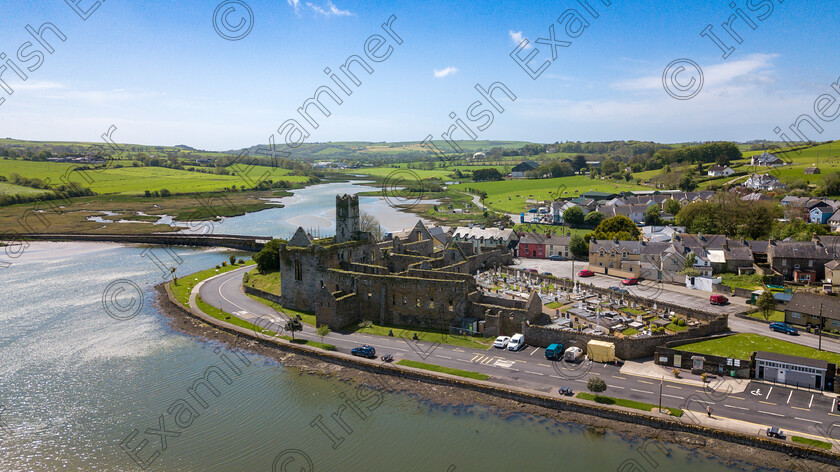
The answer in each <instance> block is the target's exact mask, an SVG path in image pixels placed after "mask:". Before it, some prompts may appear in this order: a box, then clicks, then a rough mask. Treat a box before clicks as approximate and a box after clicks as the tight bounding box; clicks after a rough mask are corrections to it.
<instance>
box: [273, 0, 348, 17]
mask: <svg viewBox="0 0 840 472" xmlns="http://www.w3.org/2000/svg"><path fill="white" fill-rule="evenodd" d="M288 1H290V2H295V4H297V3H298V2H299V1H300V0H288ZM306 5H307V6H309V8H311V9H312V11H314V12H315V13H320V14H321V15H324V16H350V15H352V13H350V10H339V9H338V7H336V6H335V5H334V4H333V2H331V1H329V0H327V5H326V8H322V7H319V6H318V5H313V4H311V3H309V2H306Z"/></svg>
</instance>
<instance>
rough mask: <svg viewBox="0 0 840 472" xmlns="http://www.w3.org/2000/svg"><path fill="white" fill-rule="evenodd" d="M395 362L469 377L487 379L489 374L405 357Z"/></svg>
mask: <svg viewBox="0 0 840 472" xmlns="http://www.w3.org/2000/svg"><path fill="white" fill-rule="evenodd" d="M397 364H399V365H404V366H406V367H414V368H415V369H423V370H431V371H432V372H441V373H444V374H451V375H457V376H459V377H467V378H469V379H476V380H487V379H489V378H490V376H489V375H485V374H479V373H478V372H470V371H468V370H461V369H452V368H449V367H443V366H439V365H434V364H426V363H425V362H417V361H410V360H407V359H403V360H401V361H398V362H397Z"/></svg>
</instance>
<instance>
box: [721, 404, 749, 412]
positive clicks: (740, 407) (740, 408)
mask: <svg viewBox="0 0 840 472" xmlns="http://www.w3.org/2000/svg"><path fill="white" fill-rule="evenodd" d="M723 406H725V407H727V408H737V409H739V410H747V411H749V408H744V407H742V406H734V405H723Z"/></svg>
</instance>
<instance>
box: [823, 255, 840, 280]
mask: <svg viewBox="0 0 840 472" xmlns="http://www.w3.org/2000/svg"><path fill="white" fill-rule="evenodd" d="M825 281H826V282H828V283H830V284H831V285H835V286H837V285H840V260H838V259H834V260H833V261H829V262H826V263H825Z"/></svg>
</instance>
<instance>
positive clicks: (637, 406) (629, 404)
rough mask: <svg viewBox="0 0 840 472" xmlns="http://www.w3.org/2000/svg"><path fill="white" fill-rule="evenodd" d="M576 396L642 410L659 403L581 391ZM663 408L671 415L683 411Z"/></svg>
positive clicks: (604, 403)
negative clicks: (653, 403)
mask: <svg viewBox="0 0 840 472" xmlns="http://www.w3.org/2000/svg"><path fill="white" fill-rule="evenodd" d="M576 396H577V397H578V398H581V399H583V400H591V401H593V402H596V403H600V404H602V405H616V406H623V407H626V408H633V409H634V410H642V411H648V412H649V411H651V410H653V409H658V408H659V405H652V404H650V403H643V402H636V401H633V400H625V399H623V398H612V397H606V396H604V395H593V394H591V393H585V392H581V393H578V394H577V395H576ZM663 410H668V411H669V412H671V416H675V417H677V418H679V417H680V416H682V415H683V411H682V410H680V409H679V408H669V407H664V408H663Z"/></svg>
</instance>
